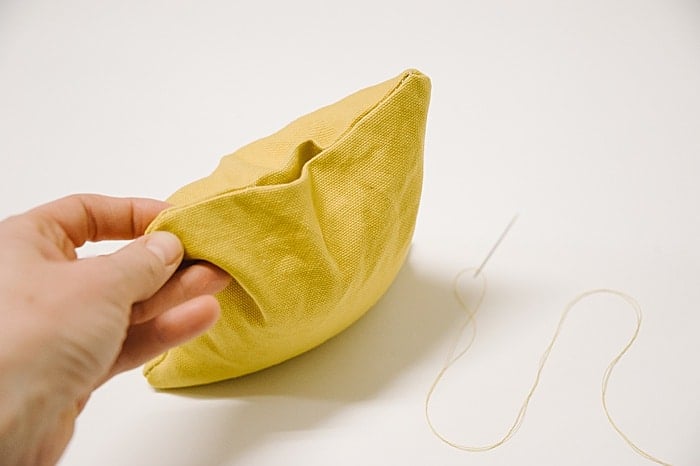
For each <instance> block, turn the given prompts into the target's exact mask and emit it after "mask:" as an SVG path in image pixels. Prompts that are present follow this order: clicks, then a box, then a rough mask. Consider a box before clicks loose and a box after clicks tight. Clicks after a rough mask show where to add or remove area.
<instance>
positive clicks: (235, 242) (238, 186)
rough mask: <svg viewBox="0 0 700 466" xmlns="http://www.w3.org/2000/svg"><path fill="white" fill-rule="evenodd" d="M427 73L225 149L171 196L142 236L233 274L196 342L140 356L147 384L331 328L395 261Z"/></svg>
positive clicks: (280, 352) (414, 179)
mask: <svg viewBox="0 0 700 466" xmlns="http://www.w3.org/2000/svg"><path fill="white" fill-rule="evenodd" d="M429 99H430V80H429V79H428V78H427V77H426V76H425V75H423V74H421V73H420V72H418V71H416V70H409V71H406V72H404V73H402V74H401V75H400V76H398V77H396V78H394V79H391V80H389V81H386V82H383V83H381V84H378V85H375V86H372V87H369V88H367V89H363V90H361V91H359V92H357V93H355V94H352V95H350V96H348V97H346V98H345V99H343V100H341V101H339V102H337V103H335V104H333V105H330V106H328V107H324V108H321V109H319V110H317V111H315V112H313V113H310V114H308V115H306V116H303V117H301V118H299V119H298V120H296V121H294V122H292V123H291V124H289V125H288V126H286V127H285V128H283V129H282V130H280V131H279V132H277V133H275V134H273V135H271V136H268V137H266V138H263V139H260V140H258V141H255V142H253V143H251V144H249V145H247V146H245V147H243V148H241V149H239V150H238V151H236V152H234V153H233V154H231V155H228V156H225V157H224V158H223V159H222V160H221V163H220V164H219V166H218V167H217V169H216V170H215V171H214V172H213V173H212V174H211V175H210V176H208V177H206V178H203V179H201V180H199V181H195V182H194V183H192V184H190V185H187V186H185V187H184V188H182V189H180V190H179V191H177V192H176V193H175V194H173V195H172V196H171V197H170V198H169V199H168V201H169V202H170V203H172V204H173V207H171V208H169V209H167V210H165V211H163V212H162V213H161V214H160V215H159V216H158V217H157V218H156V219H155V220H154V221H153V222H152V224H151V225H150V226H149V228H148V232H152V231H156V230H164V231H169V232H172V233H174V234H175V235H177V236H178V237H179V238H180V239H181V240H182V242H183V244H184V246H185V254H186V259H190V260H203V261H208V262H211V263H213V264H215V265H217V266H219V267H221V268H222V269H224V270H225V271H226V272H228V273H229V274H230V275H231V276H232V277H233V282H232V283H231V285H230V286H228V288H226V289H225V290H224V291H222V292H221V293H219V294H218V295H217V299H218V300H219V302H220V304H221V307H222V315H221V318H220V319H219V320H218V322H217V323H216V324H215V325H214V327H212V328H211V329H210V330H209V331H208V332H206V333H205V334H203V335H202V336H200V337H199V338H197V339H195V340H192V341H190V342H188V343H185V344H183V345H181V346H179V347H176V348H174V349H171V350H169V351H167V352H166V353H164V354H162V355H160V356H159V357H157V358H155V359H154V360H152V361H150V362H149V363H147V364H146V366H145V368H144V375H145V376H146V378H147V380H148V382H149V383H150V384H151V385H153V386H154V387H157V388H174V387H183V386H190V385H198V384H204V383H209V382H215V381H218V380H223V379H228V378H232V377H237V376H241V375H244V374H248V373H250V372H254V371H257V370H260V369H263V368H266V367H269V366H271V365H274V364H277V363H280V362H282V361H284V360H286V359H289V358H292V357H294V356H296V355H298V354H300V353H303V352H305V351H307V350H309V349H311V348H313V347H315V346H317V345H319V344H321V343H323V342H324V341H326V340H327V339H329V338H331V337H332V336H334V335H336V334H337V333H339V332H341V331H342V330H343V329H345V328H347V327H348V326H349V325H351V324H352V323H353V322H355V321H356V320H357V319H358V318H359V317H361V316H362V315H363V314H364V313H365V312H366V311H367V310H368V309H369V308H370V307H371V306H372V305H373V304H375V303H376V302H377V300H378V299H379V298H380V297H381V296H382V294H384V292H385V291H386V290H387V288H388V287H389V285H390V284H391V282H392V281H393V280H394V278H395V277H396V274H397V273H398V271H399V269H400V267H401V265H402V264H403V261H404V259H405V257H406V253H407V251H408V247H409V244H410V242H411V237H412V235H413V230H414V226H415V220H416V214H417V211H418V204H419V200H420V194H421V183H422V175H423V142H424V134H425V124H426V118H427V111H428V103H429Z"/></svg>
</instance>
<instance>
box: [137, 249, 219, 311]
mask: <svg viewBox="0 0 700 466" xmlns="http://www.w3.org/2000/svg"><path fill="white" fill-rule="evenodd" d="M230 282H231V276H230V275H229V274H227V273H226V272H224V271H223V270H221V269H220V268H218V267H216V266H214V265H212V264H208V263H204V262H202V263H195V264H193V265H191V266H189V267H187V268H185V269H183V270H180V271H179V272H177V273H176V274H175V275H173V277H172V278H171V279H170V280H168V282H167V283H166V284H165V285H163V287H162V288H161V289H160V290H158V292H157V293H156V294H155V295H153V296H152V297H151V298H150V299H147V300H146V301H143V302H140V303H137V304H135V305H134V306H133V308H132V310H131V323H132V324H140V323H143V322H146V321H148V320H151V319H153V318H154V317H156V316H157V315H159V314H162V313H163V312H165V311H166V310H168V309H170V308H172V307H174V306H177V305H179V304H181V303H183V302H185V301H188V300H190V299H192V298H195V297H197V296H200V295H204V294H216V293H218V292H219V291H222V290H223V289H224V288H226V287H227V286H228V284H229V283H230Z"/></svg>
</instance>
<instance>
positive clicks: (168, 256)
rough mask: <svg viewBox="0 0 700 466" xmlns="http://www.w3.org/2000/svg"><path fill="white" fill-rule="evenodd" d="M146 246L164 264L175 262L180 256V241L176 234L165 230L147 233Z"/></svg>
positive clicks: (181, 250)
mask: <svg viewBox="0 0 700 466" xmlns="http://www.w3.org/2000/svg"><path fill="white" fill-rule="evenodd" d="M146 247H147V248H148V249H149V250H150V251H151V252H152V253H153V254H155V255H156V256H158V257H160V259H161V260H162V261H163V263H164V264H165V265H172V264H175V263H177V262H179V259H180V258H181V257H182V252H183V249H182V243H181V242H180V240H179V239H178V237H177V236H175V235H173V234H172V233H168V232H166V231H155V232H153V233H151V234H150V235H148V237H147V238H146Z"/></svg>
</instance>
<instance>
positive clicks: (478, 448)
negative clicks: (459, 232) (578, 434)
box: [425, 268, 671, 466]
mask: <svg viewBox="0 0 700 466" xmlns="http://www.w3.org/2000/svg"><path fill="white" fill-rule="evenodd" d="M474 270H476V272H475V273H474V275H473V276H474V277H480V279H481V287H480V291H479V294H478V297H477V299H476V303H475V305H474V307H473V310H471V309H470V307H469V306H468V305H467V303H466V302H465V301H464V299H463V298H462V295H461V294H460V292H459V288H458V284H459V280H460V278H461V277H462V276H463V275H464V274H466V273H470V272H473V271H474ZM479 272H481V268H479V269H474V268H468V269H464V270H462V271H460V272H459V273H458V274H457V275H456V276H455V279H454V282H453V293H454V296H455V299H456V300H457V301H458V302H459V304H460V306H461V307H462V308H463V309H464V310H465V311H466V314H467V318H466V319H465V321H464V323H463V324H462V325H461V326H460V328H459V330H458V332H457V334H456V336H455V339H454V342H453V343H452V346H451V347H450V350H449V352H448V356H447V359H446V360H445V363H444V364H443V365H442V368H441V369H440V371H439V372H438V374H437V376H436V377H435V379H434V380H433V383H432V384H431V385H430V388H429V390H428V393H427V395H426V398H425V418H426V421H427V423H428V426H429V427H430V430H431V431H432V432H433V434H434V435H435V436H436V437H437V438H439V439H440V440H441V441H442V442H444V443H446V444H448V445H450V446H451V447H454V448H457V449H459V450H464V451H468V452H485V451H489V450H493V449H495V448H498V447H499V446H501V445H503V444H504V443H506V442H507V441H508V440H510V439H511V438H512V437H513V436H514V435H515V433H516V432H517V431H518V429H520V427H521V425H522V423H523V420H524V418H525V413H526V412H527V408H528V406H529V404H530V400H531V399H532V396H533V395H534V393H535V390H536V389H537V386H538V385H539V383H540V378H541V376H542V371H543V370H544V366H545V364H546V363H547V359H548V358H549V355H550V353H551V352H552V348H553V347H554V344H555V343H556V341H557V339H558V338H559V334H560V333H561V330H562V327H563V325H564V322H565V321H566V318H567V317H568V315H569V313H570V312H571V310H572V309H573V308H574V307H576V305H577V304H579V303H580V302H581V301H583V300H584V299H586V298H589V297H591V296H593V295H600V294H607V295H612V296H616V297H618V298H621V299H622V300H624V301H625V302H626V303H627V304H629V306H630V307H631V308H632V309H633V310H634V313H635V317H636V323H637V325H636V328H635V330H634V333H633V334H632V336H631V337H630V339H629V340H628V341H627V344H625V346H624V347H623V348H622V350H620V352H619V353H618V354H617V356H615V357H614V358H613V359H612V360H611V361H610V363H609V364H608V366H607V368H606V369H605V372H604V373H603V379H602V384H601V393H600V394H601V401H602V404H603V411H604V412H605V416H606V417H607V419H608V422H609V423H610V425H611V426H612V427H613V429H615V431H616V432H617V433H618V435H620V437H621V438H622V439H623V440H624V442H625V443H627V445H629V446H630V447H631V448H632V450H634V451H635V452H636V453H637V454H638V455H640V456H642V457H643V458H646V459H647V460H649V461H652V462H654V463H657V464H660V465H663V466H671V465H670V463H667V462H665V461H662V460H660V459H659V458H657V457H655V456H653V455H651V454H649V453H647V452H646V451H644V450H643V449H641V448H640V447H639V446H637V444H635V443H634V442H633V441H632V440H631V439H630V438H629V437H628V436H627V434H625V433H624V432H623V431H622V429H620V427H619V426H618V425H617V423H616V422H615V421H614V420H613V418H612V416H611V415H610V411H609V410H608V403H607V390H608V383H609V381H610V376H611V375H612V372H613V369H614V368H615V366H616V365H617V363H618V362H620V359H622V357H623V356H624V355H625V353H627V351H628V350H629V349H630V347H631V346H632V344H634V341H635V340H636V339H637V335H638V334H639V329H640V328H641V326H642V308H641V306H640V305H639V303H638V302H637V300H635V299H634V298H633V297H632V296H630V295H628V294H626V293H623V292H621V291H618V290H613V289H608V288H598V289H594V290H589V291H586V292H583V293H581V294H579V295H578V296H576V297H575V298H574V299H572V300H571V301H570V302H569V303H568V304H567V305H566V306H565V308H564V311H563V312H562V315H561V318H560V319H559V323H558V324H557V327H556V329H555V331H554V334H553V335H552V338H551V340H550V341H549V344H548V345H547V347H546V348H545V350H544V353H542V356H541V358H540V362H539V365H538V367H537V372H536V373H535V378H534V381H533V383H532V385H531V386H530V389H529V390H528V392H527V394H526V396H525V399H524V400H523V403H522V405H521V406H520V410H519V411H518V414H517V415H516V417H515V420H514V421H513V423H512V424H511V425H510V427H509V428H508V430H507V431H506V433H505V435H503V437H501V438H500V439H499V440H498V441H496V442H494V443H491V444H487V445H466V444H462V443H458V442H455V441H453V440H450V439H448V438H447V437H446V436H445V435H443V434H442V433H440V432H439V431H438V429H437V428H436V427H435V425H434V424H433V422H432V419H431V418H430V401H431V399H432V396H433V393H434V392H435V388H436V387H437V385H438V384H439V383H440V381H441V380H442V378H443V376H444V375H445V373H446V372H447V370H448V369H449V368H450V367H451V366H452V365H453V364H454V363H455V362H457V361H458V360H459V359H460V358H461V357H462V356H464V355H465V354H466V353H467V351H469V348H471V346H472V344H473V343H474V340H475V338H476V320H475V317H476V314H477V312H478V311H479V307H480V306H481V303H482V301H483V299H484V296H485V295H486V288H487V282H486V277H485V276H484V274H483V273H479ZM470 323H471V324H472V326H471V329H472V331H471V336H470V338H469V340H468V341H467V343H466V345H465V346H464V348H463V349H462V350H461V351H459V353H457V354H456V355H455V353H456V352H457V347H458V345H459V341H460V340H461V337H462V334H463V333H464V330H465V329H466V327H467V326H469V324H470Z"/></svg>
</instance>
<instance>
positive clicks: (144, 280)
mask: <svg viewBox="0 0 700 466" xmlns="http://www.w3.org/2000/svg"><path fill="white" fill-rule="evenodd" d="M183 253H184V252H183V247H182V243H180V240H179V239H178V238H177V236H175V235H173V234H171V233H167V232H163V231H156V232H154V233H151V234H149V235H146V236H142V237H141V238H139V239H137V240H135V241H132V242H131V243H129V244H128V245H126V246H125V247H123V248H121V249H120V250H118V251H117V252H115V253H113V254H110V255H107V256H98V257H92V258H89V259H85V260H83V261H80V262H79V263H78V264H80V267H84V268H85V269H86V276H87V277H89V278H88V280H91V281H92V283H91V284H90V286H91V287H93V288H95V289H99V290H102V292H103V293H104V295H105V297H106V298H108V299H109V300H111V301H112V302H113V303H116V304H119V306H120V307H121V308H122V309H124V312H129V313H130V312H131V307H132V306H133V304H134V303H137V302H140V301H145V300H146V299H148V298H150V297H151V296H153V295H155V294H156V292H157V291H158V290H159V289H160V288H161V287H162V286H163V284H165V282H167V281H168V279H169V278H170V277H171V276H172V275H173V274H174V273H175V271H176V270H177V267H178V265H179V264H180V261H181V260H182V256H183Z"/></svg>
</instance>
